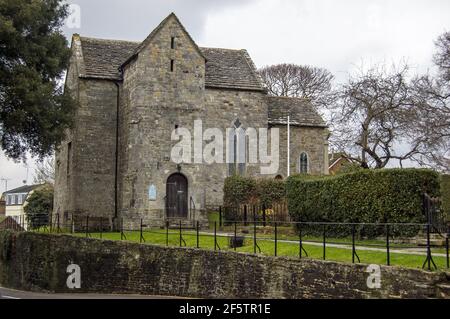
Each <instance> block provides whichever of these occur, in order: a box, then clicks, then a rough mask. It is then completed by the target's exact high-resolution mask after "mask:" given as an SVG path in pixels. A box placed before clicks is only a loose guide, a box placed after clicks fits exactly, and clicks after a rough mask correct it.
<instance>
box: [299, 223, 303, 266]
mask: <svg viewBox="0 0 450 319" xmlns="http://www.w3.org/2000/svg"><path fill="white" fill-rule="evenodd" d="M298 246H299V247H298V248H299V253H298V256H299V258H300V259H302V250H303V243H302V225H301V224H298Z"/></svg>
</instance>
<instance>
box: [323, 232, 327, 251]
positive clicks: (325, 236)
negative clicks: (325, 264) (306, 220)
mask: <svg viewBox="0 0 450 319" xmlns="http://www.w3.org/2000/svg"><path fill="white" fill-rule="evenodd" d="M326 232H327V225H325V224H324V225H323V260H325V259H326V250H327V234H326Z"/></svg>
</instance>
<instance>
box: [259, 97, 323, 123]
mask: <svg viewBox="0 0 450 319" xmlns="http://www.w3.org/2000/svg"><path fill="white" fill-rule="evenodd" d="M267 100H268V104H269V124H272V125H286V124H287V119H288V115H290V124H291V125H294V126H310V127H323V128H325V127H327V124H326V123H325V122H324V121H323V119H322V117H321V116H320V115H319V113H317V111H316V110H315V109H314V106H313V105H312V104H311V102H310V101H309V100H307V99H303V98H292V97H281V96H268V97H267Z"/></svg>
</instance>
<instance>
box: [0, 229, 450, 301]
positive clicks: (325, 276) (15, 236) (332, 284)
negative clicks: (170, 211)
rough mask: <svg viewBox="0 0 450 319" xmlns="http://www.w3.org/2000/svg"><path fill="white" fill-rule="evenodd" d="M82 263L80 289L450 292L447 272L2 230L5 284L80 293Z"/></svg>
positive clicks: (331, 294)
mask: <svg viewBox="0 0 450 319" xmlns="http://www.w3.org/2000/svg"><path fill="white" fill-rule="evenodd" d="M70 264H77V265H79V266H80V268H81V288H80V289H77V292H99V293H111V292H114V293H138V294H150V295H170V296H185V297H204V298H448V289H447V290H446V288H445V287H448V283H449V279H448V277H447V275H446V274H445V273H432V272H424V271H421V270H414V269H402V268H397V267H384V266H381V288H379V289H370V288H368V286H367V279H368V276H369V273H367V272H366V271H367V265H352V264H343V263H336V262H326V261H320V260H307V259H303V260H296V259H291V258H282V257H266V256H256V255H251V254H240V253H234V252H214V251H208V250H201V249H189V248H166V247H161V246H152V245H140V244H137V243H129V242H119V241H102V240H96V239H86V238H76V237H71V236H67V235H49V234H36V233H11V232H7V231H3V232H0V284H1V285H3V286H5V287H9V288H16V289H25V290H37V291H53V292H73V290H70V289H68V288H67V285H66V282H67V277H68V275H69V274H68V273H67V267H68V265H70Z"/></svg>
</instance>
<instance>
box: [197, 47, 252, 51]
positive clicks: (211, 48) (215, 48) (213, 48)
mask: <svg viewBox="0 0 450 319" xmlns="http://www.w3.org/2000/svg"><path fill="white" fill-rule="evenodd" d="M199 48H200V49H206V50H208V49H210V50H226V51H243V50H245V49H230V48H219V47H199Z"/></svg>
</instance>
